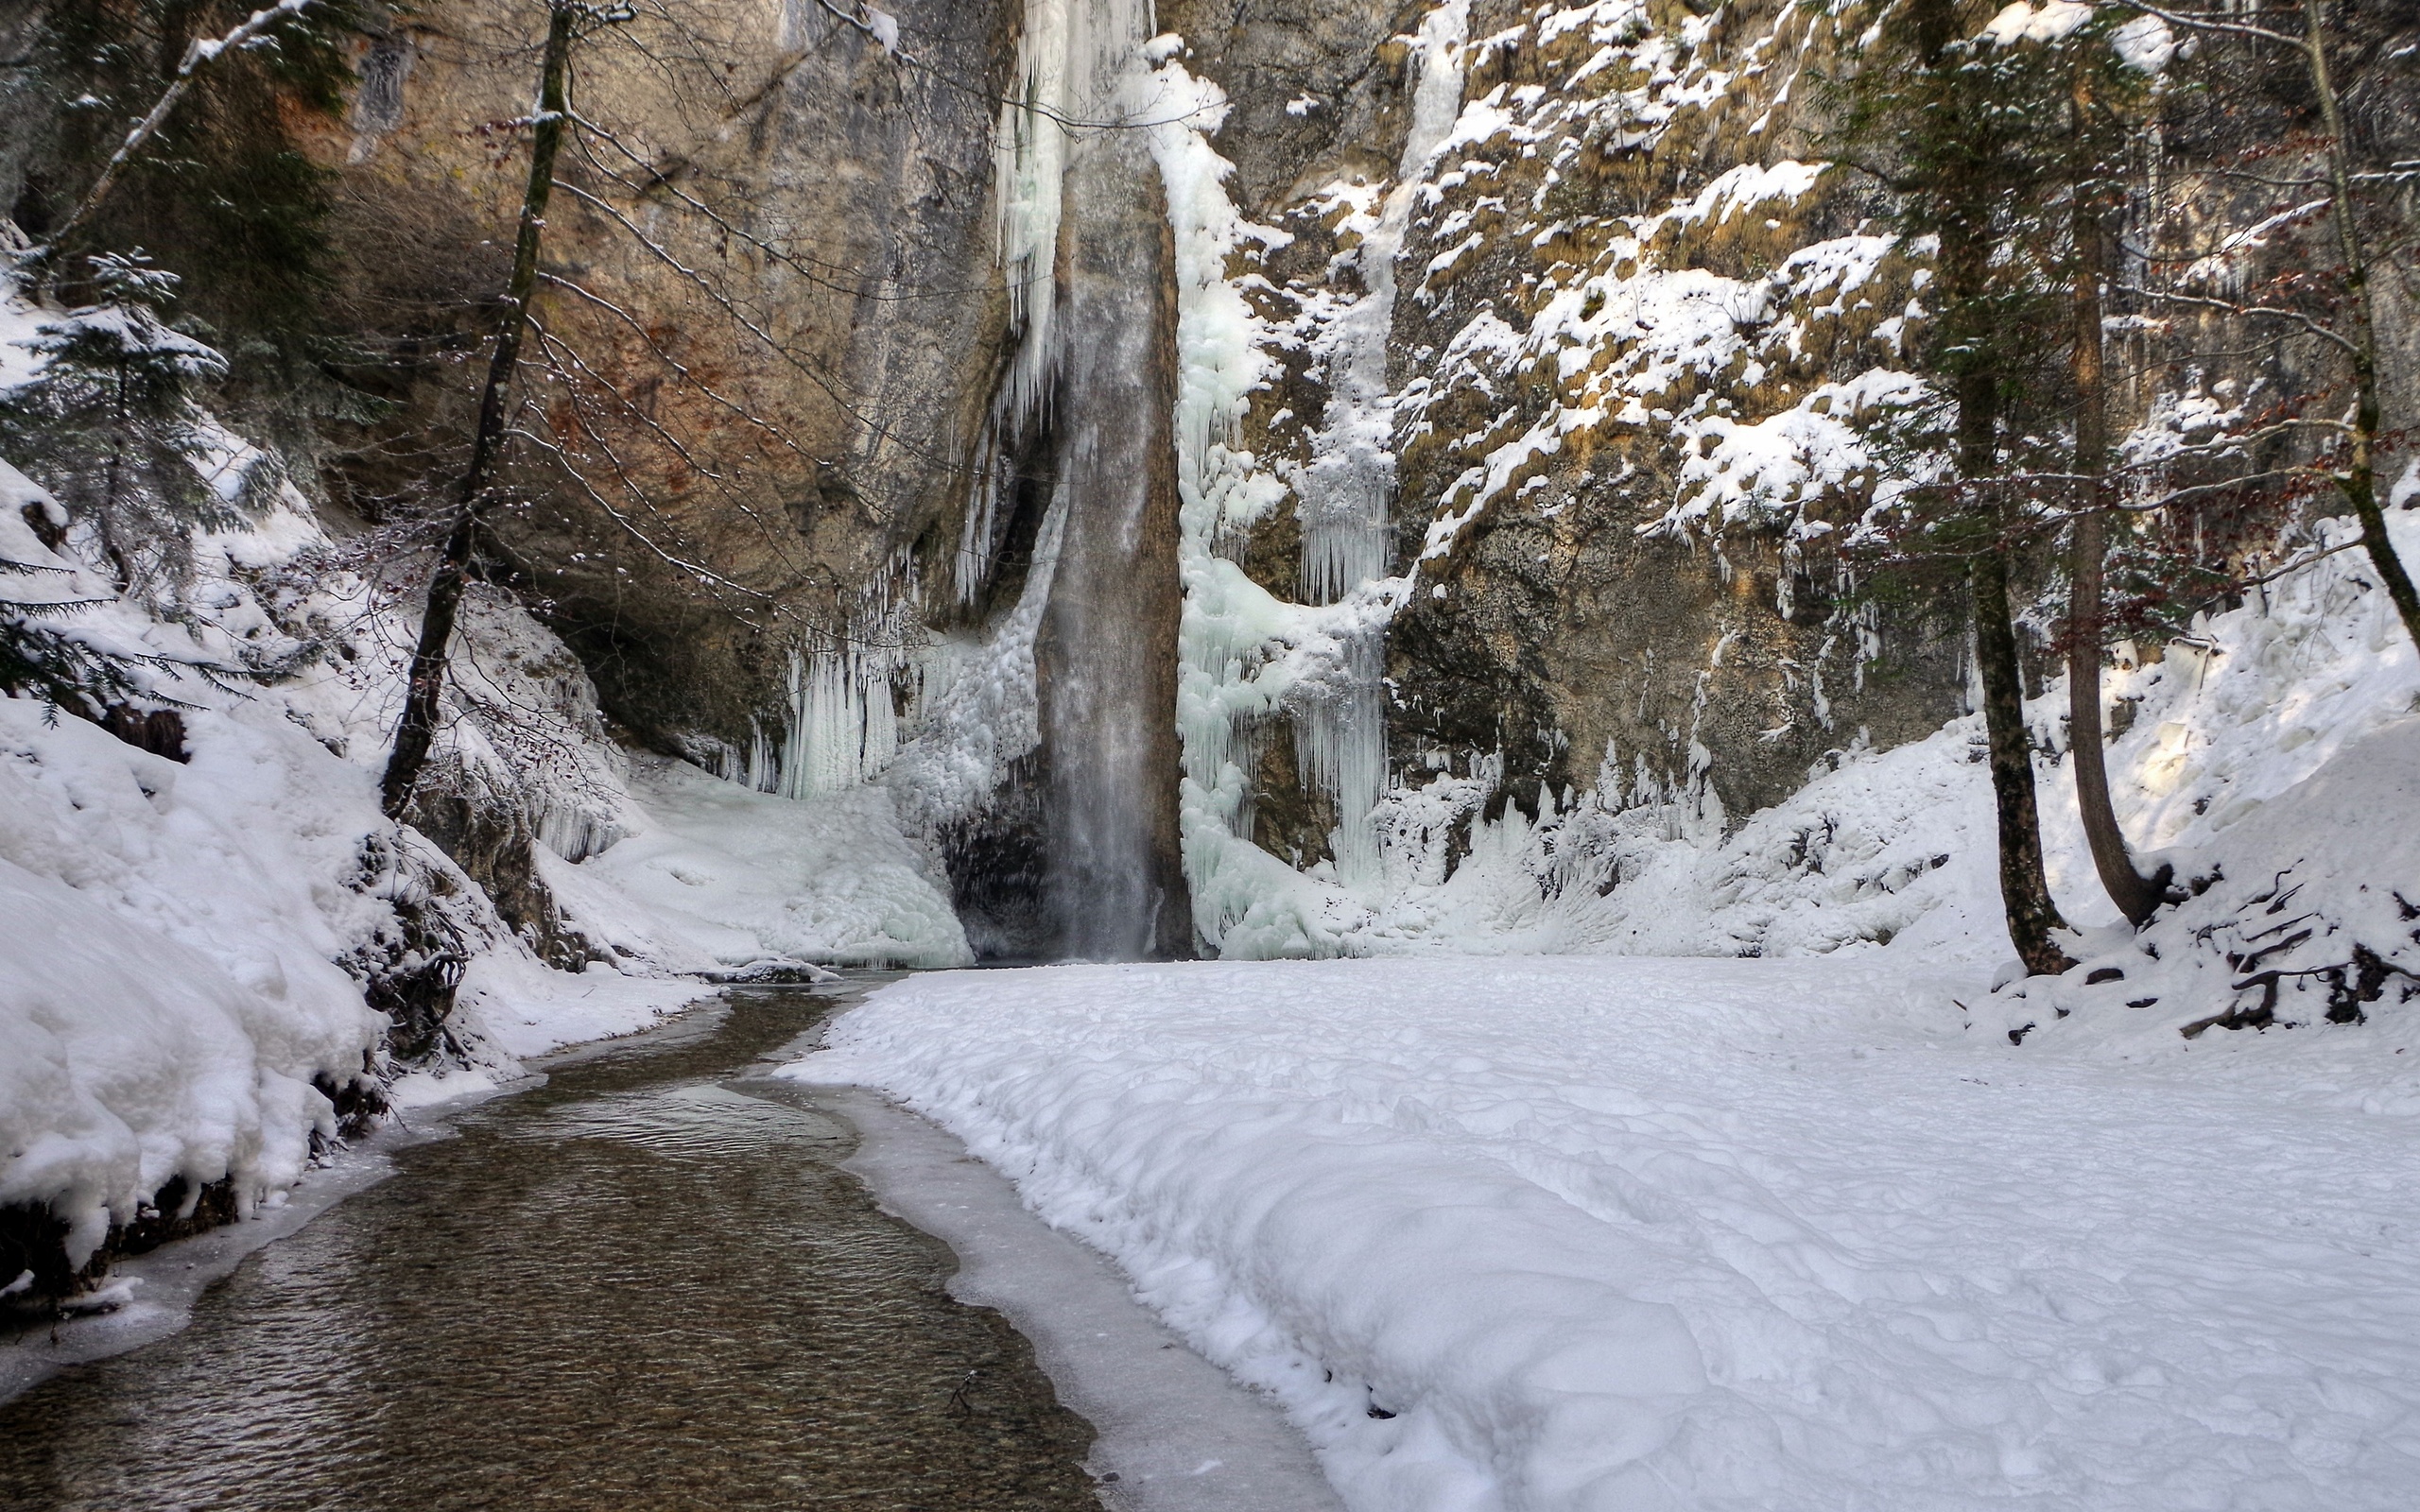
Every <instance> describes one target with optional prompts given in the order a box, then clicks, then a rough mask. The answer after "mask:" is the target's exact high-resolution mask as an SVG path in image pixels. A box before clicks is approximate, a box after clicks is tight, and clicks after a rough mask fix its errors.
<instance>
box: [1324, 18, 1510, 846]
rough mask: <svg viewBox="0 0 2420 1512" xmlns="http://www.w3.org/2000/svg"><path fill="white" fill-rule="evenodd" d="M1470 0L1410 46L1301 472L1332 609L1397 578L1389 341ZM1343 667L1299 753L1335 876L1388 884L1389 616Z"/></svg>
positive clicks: (1453, 105) (1359, 639) (1358, 631)
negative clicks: (1398, 121)
mask: <svg viewBox="0 0 2420 1512" xmlns="http://www.w3.org/2000/svg"><path fill="white" fill-rule="evenodd" d="M1469 26H1470V3H1469V0H1446V3H1445V4H1443V5H1441V6H1439V7H1437V8H1436V9H1433V10H1431V11H1429V12H1428V14H1427V15H1426V17H1424V18H1423V19H1422V21H1421V24H1420V31H1419V34H1418V42H1417V45H1416V46H1415V48H1414V50H1413V52H1412V59H1413V61H1414V66H1415V67H1416V68H1417V70H1418V82H1417V83H1416V84H1415V86H1414V89H1413V94H1412V117H1411V129H1410V130H1409V133H1408V134H1407V135H1406V137H1405V138H1404V146H1403V157H1402V160H1401V162H1400V163H1398V165H1397V167H1396V171H1395V184H1394V187H1393V188H1392V189H1391V190H1389V191H1388V193H1387V196H1386V198H1384V199H1383V200H1382V201H1380V203H1379V207H1378V215H1377V218H1376V223H1375V224H1374V225H1373V226H1371V227H1369V228H1368V229H1367V230H1366V231H1365V232H1363V236H1362V241H1361V245H1360V248H1359V253H1358V255H1359V262H1360V270H1361V281H1362V287H1363V289H1364V291H1365V292H1364V293H1363V294H1362V296H1361V298H1360V299H1358V300H1357V301H1354V303H1353V305H1352V306H1351V308H1349V309H1347V310H1346V311H1345V312H1344V314H1343V315H1342V317H1340V318H1339V319H1338V321H1337V323H1336V325H1335V327H1334V328H1333V332H1332V335H1330V337H1329V342H1328V349H1327V353H1326V357H1327V364H1326V365H1327V383H1328V403H1327V411H1326V413H1325V415H1324V416H1323V417H1322V422H1321V426H1320V431H1319V434H1318V435H1316V436H1315V437H1314V438H1312V442H1311V461H1310V464H1309V465H1308V466H1307V467H1305V468H1304V469H1303V470H1302V471H1301V472H1299V473H1297V474H1296V476H1295V479H1294V485H1295V493H1296V496H1297V498H1298V500H1299V501H1300V503H1299V506H1298V508H1299V511H1300V517H1301V520H1302V526H1303V569H1302V593H1303V598H1304V601H1305V602H1306V603H1311V604H1333V603H1336V602H1337V601H1339V600H1340V599H1342V598H1344V597H1345V596H1347V595H1348V594H1350V593H1352V592H1353V591H1354V590H1355V589H1357V588H1359V587H1361V586H1363V585H1365V584H1369V583H1373V582H1375V581H1376V580H1378V579H1379V578H1381V577H1384V576H1386V575H1387V571H1388V568H1389V567H1390V566H1391V565H1392V563H1391V562H1390V561H1389V559H1388V558H1389V555H1390V552H1389V546H1390V541H1391V538H1392V529H1391V527H1390V523H1389V520H1388V507H1389V505H1390V503H1391V502H1392V499H1393V497H1394V484H1395V455H1394V400H1393V397H1392V395H1391V394H1390V392H1389V391H1388V385H1387V354H1388V338H1389V336H1390V335H1391V334H1392V331H1393V327H1394V309H1395V254H1396V253H1397V252H1398V251H1400V250H1401V249H1402V247H1403V238H1404V232H1405V230H1406V229H1407V228H1408V227H1409V225H1410V223H1411V215H1412V211H1413V209H1414V208H1415V207H1416V205H1417V203H1418V200H1419V197H1420V187H1421V184H1422V182H1423V181H1424V180H1425V179H1426V177H1427V168H1428V162H1429V159H1430V158H1432V157H1434V156H1435V155H1436V153H1437V150H1438V148H1439V147H1440V146H1442V145H1443V143H1444V141H1445V137H1446V134H1447V133H1448V132H1450V131H1451V130H1452V129H1453V126H1454V121H1455V119H1456V118H1457V116H1458V115H1459V114H1460V113H1461V100H1462V68H1461V63H1462V43H1463V40H1464V38H1465V37H1466V35H1467V34H1468V30H1469ZM1349 634H1350V639H1349V641H1348V644H1347V645H1346V649H1345V655H1344V659H1343V661H1344V665H1343V666H1342V668H1341V669H1340V670H1341V673H1342V676H1341V677H1340V678H1339V679H1335V680H1332V681H1326V682H1322V683H1321V684H1319V685H1317V686H1312V687H1305V689H1304V690H1303V693H1302V695H1301V697H1300V700H1299V702H1298V705H1297V707H1296V709H1295V711H1294V714H1295V718H1294V733H1295V749H1296V753H1297V755H1298V756H1299V758H1300V761H1301V765H1302V767H1303V769H1304V771H1305V773H1306V774H1307V776H1308V777H1309V779H1310V781H1311V782H1315V783H1316V784H1318V786H1319V787H1320V789H1321V790H1322V791H1323V792H1325V793H1327V794H1328V795H1329V796H1330V797H1331V798H1333V799H1335V801H1336V810H1337V817H1338V832H1337V834H1336V836H1335V849H1336V869H1337V880H1339V881H1340V882H1342V883H1344V884H1346V885H1351V886H1358V885H1371V884H1374V883H1376V882H1377V881H1378V880H1379V864H1378V841H1377V833H1376V831H1375V829H1374V827H1373V824H1372V819H1371V811H1372V810H1374V808H1375V807H1376V806H1377V802H1378V798H1379V795H1380V794H1381V792H1382V791H1383V790H1384V788H1385V785H1386V778H1387V727H1386V717H1387V705H1386V687H1385V683H1384V681H1383V680H1382V679H1383V677H1384V674H1385V665H1384V660H1385V647H1384V642H1385V636H1386V627H1385V623H1384V620H1383V619H1381V618H1377V617H1372V619H1371V620H1370V621H1369V622H1368V623H1366V624H1364V625H1361V626H1358V627H1355V628H1354V629H1353V630H1351V631H1350V632H1349Z"/></svg>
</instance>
